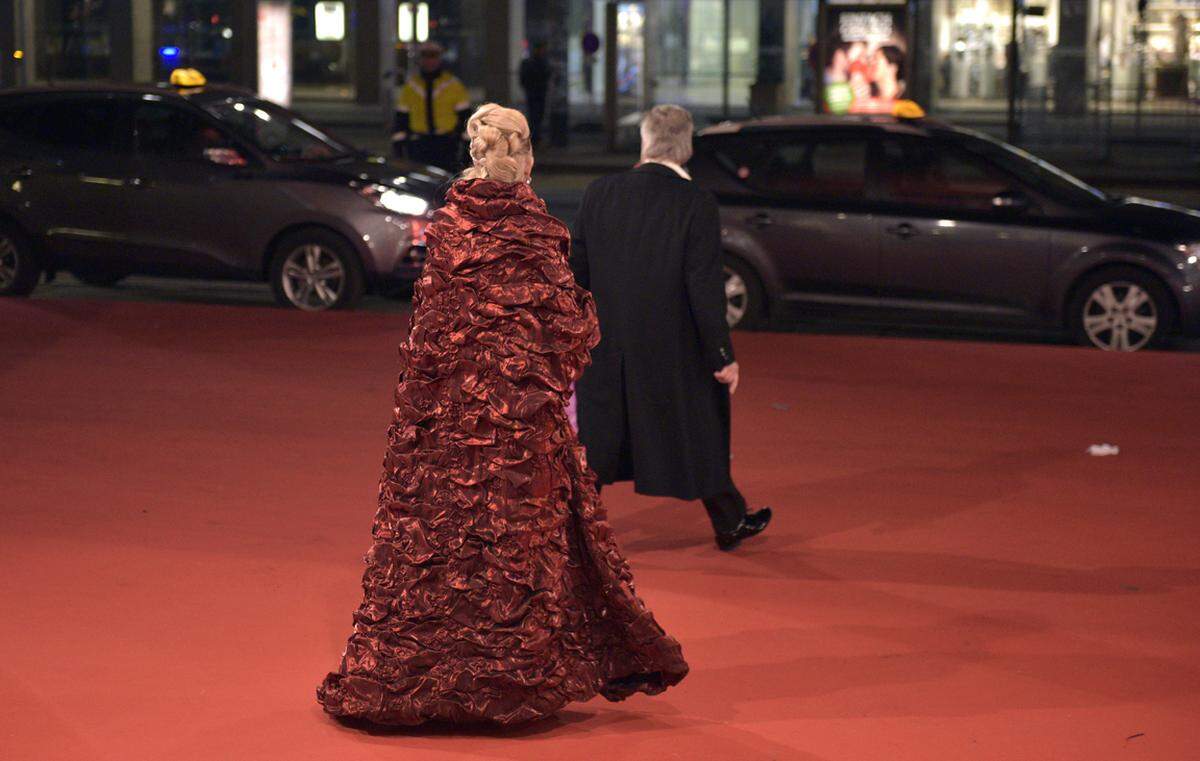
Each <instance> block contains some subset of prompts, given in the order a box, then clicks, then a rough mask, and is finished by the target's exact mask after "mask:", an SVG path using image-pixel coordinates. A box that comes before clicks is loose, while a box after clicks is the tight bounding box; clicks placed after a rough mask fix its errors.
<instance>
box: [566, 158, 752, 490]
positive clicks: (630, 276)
mask: <svg viewBox="0 0 1200 761" xmlns="http://www.w3.org/2000/svg"><path fill="white" fill-rule="evenodd" d="M571 267H572V269H573V270H574V272H575V279H576V281H577V282H578V283H579V284H580V285H582V286H583V287H584V288H587V289H588V290H590V291H591V292H592V294H593V295H594V297H595V299H596V311H597V313H598V316H599V318H600V344H599V345H598V346H597V347H596V348H595V349H594V350H593V351H592V364H591V366H590V367H589V368H588V369H587V370H586V371H585V372H584V374H583V377H582V378H581V379H580V380H579V382H578V385H577V393H578V403H579V438H580V440H581V441H582V442H583V444H584V446H585V447H586V448H587V459H588V464H589V465H590V466H591V467H592V469H593V470H595V471H596V475H597V476H598V477H599V480H600V483H601V484H609V483H613V482H614V481H628V480H632V481H633V482H634V487H635V489H636V490H637V491H638V492H639V493H641V494H653V495H660V496H671V497H678V498H680V499H698V498H704V497H711V496H715V495H717V494H720V493H722V492H725V491H727V490H728V489H730V487H731V483H730V477H729V392H728V389H727V387H726V386H724V385H722V384H720V383H719V382H718V381H717V380H716V379H715V378H714V377H713V373H714V372H715V371H716V370H719V369H721V368H722V367H724V366H725V365H727V364H729V363H730V362H732V361H733V345H732V344H731V343H730V340H729V327H728V325H727V324H726V322H725V292H724V277H723V275H722V261H721V223H720V218H719V216H718V213H717V203H716V201H715V199H714V198H713V197H712V195H711V194H710V193H708V192H707V191H704V190H702V189H700V188H699V187H697V186H696V185H695V184H694V183H692V182H690V181H688V180H686V179H684V178H683V177H681V176H679V175H678V174H676V173H675V171H674V170H672V169H671V168H669V167H666V166H663V165H661V164H643V165H641V166H639V167H638V168H636V169H633V170H630V171H627V172H622V173H620V174H614V175H610V176H607V177H602V178H600V179H598V180H596V181H595V182H593V183H592V184H591V185H589V186H588V188H587V190H586V191H585V192H584V196H583V204H582V206H581V208H580V211H579V216H578V218H577V220H576V224H575V230H574V235H573V240H572V253H571Z"/></svg>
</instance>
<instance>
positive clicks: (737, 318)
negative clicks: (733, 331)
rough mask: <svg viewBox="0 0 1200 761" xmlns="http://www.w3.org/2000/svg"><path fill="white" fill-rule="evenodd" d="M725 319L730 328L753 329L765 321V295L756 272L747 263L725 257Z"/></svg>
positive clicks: (759, 326)
mask: <svg viewBox="0 0 1200 761" xmlns="http://www.w3.org/2000/svg"><path fill="white" fill-rule="evenodd" d="M724 274H725V321H726V322H728V323H729V327H731V328H742V329H745V330H754V329H755V328H761V327H763V325H765V324H766V321H767V304H766V297H765V296H764V295H763V287H762V283H761V282H760V281H759V279H758V274H757V273H756V272H755V271H754V270H753V269H751V268H750V266H749V265H748V264H746V263H745V262H743V261H742V260H740V259H734V258H733V257H731V256H727V257H725V267H724Z"/></svg>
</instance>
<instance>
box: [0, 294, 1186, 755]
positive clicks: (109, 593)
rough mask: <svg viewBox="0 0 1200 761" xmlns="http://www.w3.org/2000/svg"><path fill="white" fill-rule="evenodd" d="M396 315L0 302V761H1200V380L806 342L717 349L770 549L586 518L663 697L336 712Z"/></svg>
mask: <svg viewBox="0 0 1200 761" xmlns="http://www.w3.org/2000/svg"><path fill="white" fill-rule="evenodd" d="M402 322H403V318H401V317H400V316H398V315H395V314H367V313H347V314H331V315H318V316H312V315H305V314H299V313H292V312H287V311H283V310H276V309H269V308H242V307H216V306H201V305H184V304H137V303H94V302H86V301H12V300H8V301H3V302H0V454H2V456H0V505H2V507H0V520H2V524H0V525H2V529H0V579H3V583H2V585H0V604H2V605H3V611H4V615H3V617H2V618H0V652H2V653H3V655H4V657H3V660H2V661H0V704H2V705H3V706H4V708H5V710H4V714H3V717H2V718H0V758H4V759H9V760H12V759H71V760H72V761H81V760H82V761H107V760H108V759H112V760H113V761H118V760H119V761H130V760H131V759H137V760H140V759H153V760H154V761H185V760H188V759H203V760H204V761H217V760H221V759H255V760H261V759H288V760H291V759H325V760H333V761H344V760H345V761H353V760H357V759H375V758H379V759H397V758H404V759H421V760H422V761H426V760H429V761H439V760H441V759H485V758H498V759H514V760H516V759H606V760H607V759H660V758H677V759H789V760H790V759H839V760H841V759H845V760H847V761H905V760H908V759H922V760H926V759H953V760H954V761H963V760H971V761H976V760H979V759H996V760H1003V761H1032V760H1034V759H1037V760H1042V759H1052V760H1055V761H1057V760H1059V759H1080V760H1081V761H1103V760H1104V759H1164V760H1166V759H1169V760H1172V761H1174V760H1177V759H1191V758H1197V757H1198V754H1200V751H1198V750H1197V745H1198V741H1200V729H1198V728H1197V721H1196V719H1197V716H1200V549H1198V545H1197V539H1196V537H1197V533H1198V532H1200V499H1198V498H1197V495H1198V494H1200V356H1197V355H1196V354H1183V353H1151V354H1141V355H1136V356H1113V355H1106V354H1102V353H1100V352H1092V351H1085V350H1079V349H1072V348H1065V347H1049V346H1030V345H1018V344H996V345H982V344H972V343H962V342H949V341H916V340H887V339H874V338H847V337H824V336H802V335H770V334H743V335H739V336H738V337H737V344H738V347H737V348H738V351H739V353H740V357H741V360H742V363H743V365H744V373H745V378H744V381H743V388H742V390H741V391H740V392H739V394H738V396H737V397H736V399H735V403H734V415H735V435H734V451H735V459H734V473H735V475H736V476H737V478H738V479H739V481H740V483H741V485H742V487H743V489H744V490H745V491H746V493H747V494H748V495H749V496H750V497H751V498H752V499H753V501H754V502H756V503H769V504H772V505H774V506H775V507H776V511H777V517H776V525H775V526H773V527H772V530H771V531H770V532H769V533H768V534H767V535H766V536H765V537H764V538H762V539H759V540H756V541H754V542H752V543H749V544H747V545H746V546H745V547H744V548H743V549H742V550H741V551H739V552H737V553H734V554H731V555H721V554H718V553H717V552H715V551H714V550H713V549H712V547H711V545H710V539H709V536H708V533H707V530H706V525H705V518H704V515H703V510H702V508H701V507H700V506H699V505H687V504H681V503H673V502H670V501H665V500H661V499H647V498H638V497H634V496H633V495H632V494H631V493H630V492H629V490H628V489H624V488H614V489H612V490H606V491H605V497H606V500H607V501H608V502H609V504H610V508H611V511H612V514H613V522H614V526H615V528H616V531H617V535H618V537H619V538H620V539H621V540H622V543H623V546H624V548H625V549H626V550H627V552H628V554H629V556H630V558H631V560H632V563H633V566H634V571H635V573H636V574H637V579H638V582H639V590H640V591H641V593H642V595H643V596H644V597H645V598H646V599H647V601H648V602H649V604H650V605H651V607H652V608H653V609H654V611H655V613H656V615H657V616H658V619H659V620H660V621H661V622H662V623H663V625H664V626H665V627H666V628H667V629H668V630H669V631H670V632H671V633H673V634H674V635H675V636H676V637H678V638H679V639H680V640H681V641H682V643H683V646H684V652H685V653H686V654H687V655H688V657H689V659H690V661H691V663H692V668H693V672H692V674H691V676H689V677H688V678H687V679H686V680H685V681H684V682H683V684H682V685H680V686H679V687H678V688H676V689H673V690H671V691H669V692H668V693H666V694H665V695H662V696H659V697H657V698H645V697H637V698H634V699H632V700H629V701H627V702H625V703H621V704H609V703H605V702H603V701H593V702H591V703H587V704H583V705H577V706H574V707H573V708H572V709H571V710H570V711H568V712H566V713H563V714H562V715H561V716H560V717H558V718H557V719H556V720H553V721H550V722H547V723H544V724H540V725H536V726H533V727H530V728H528V729H526V730H524V731H522V732H518V733H514V734H509V735H502V734H488V733H482V734H481V733H478V732H476V733H474V734H454V733H447V732H444V731H434V732H430V731H417V732H412V731H408V732H396V733H391V734H375V735H373V734H367V733H365V732H363V731H361V730H356V729H351V728H347V727H344V726H341V725H339V724H337V723H335V722H333V721H331V720H329V719H327V718H326V717H325V716H324V715H323V714H322V713H321V711H320V710H319V708H318V707H317V705H316V703H315V701H314V699H313V690H314V688H315V687H316V685H317V683H318V682H319V681H320V679H321V677H322V676H323V675H324V674H325V672H326V671H327V670H328V669H330V668H332V667H334V666H335V665H336V663H337V659H338V656H339V653H340V652H341V649H342V645H343V641H344V638H345V636H346V634H347V633H348V631H349V627H350V614H351V611H352V610H353V609H354V606H355V605H356V604H357V602H358V599H359V588H358V584H359V574H360V569H361V565H360V559H361V556H362V554H363V552H364V551H365V550H366V549H367V547H368V546H369V542H370V537H369V528H370V522H371V517H372V515H373V513H374V510H375V489H376V479H377V477H378V470H379V466H380V463H381V461H382V456H383V445H384V429H385V427H386V425H387V422H388V419H389V414H390V406H391V402H390V395H391V391H392V382H393V380H394V375H395V372H396V369H397V368H396V352H395V346H396V344H397V342H398V341H399V340H400V338H401V335H402V331H403V326H402ZM1100 442H1111V443H1114V444H1118V445H1119V446H1120V447H1121V453H1120V454H1119V455H1118V456H1116V457H1107V458H1097V457H1090V456H1088V455H1087V454H1085V449H1086V448H1087V447H1088V445H1090V444H1093V443H1100Z"/></svg>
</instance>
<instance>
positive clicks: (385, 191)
mask: <svg viewBox="0 0 1200 761" xmlns="http://www.w3.org/2000/svg"><path fill="white" fill-rule="evenodd" d="M362 193H363V196H365V197H366V198H368V199H370V200H371V201H372V202H373V203H375V205H376V206H381V207H383V208H385V209H387V210H388V211H393V212H395V213H397V214H406V215H408V216H412V217H422V216H425V214H426V213H427V212H428V211H429V202H428V201H426V200H425V199H424V198H421V197H420V196H414V195H413V194H412V193H401V192H400V191H399V190H393V189H392V188H389V187H386V186H383V185H369V186H367V187H365V188H363V191H362Z"/></svg>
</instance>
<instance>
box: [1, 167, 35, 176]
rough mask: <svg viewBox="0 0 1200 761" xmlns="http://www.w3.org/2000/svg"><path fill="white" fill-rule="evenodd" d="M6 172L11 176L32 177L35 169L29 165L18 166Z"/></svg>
mask: <svg viewBox="0 0 1200 761" xmlns="http://www.w3.org/2000/svg"><path fill="white" fill-rule="evenodd" d="M5 174H7V175H8V176H9V177H32V176H33V169H31V168H30V167H27V166H18V167H13V168H12V169H9V170H8V171H7V172H5Z"/></svg>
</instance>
